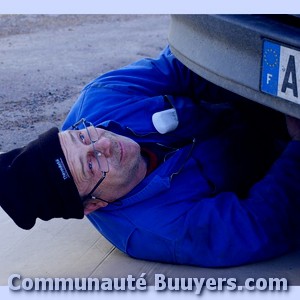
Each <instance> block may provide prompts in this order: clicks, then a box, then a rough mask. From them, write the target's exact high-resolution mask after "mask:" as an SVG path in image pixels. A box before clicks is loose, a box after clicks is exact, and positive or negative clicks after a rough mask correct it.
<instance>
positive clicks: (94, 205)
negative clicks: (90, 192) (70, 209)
mask: <svg viewBox="0 0 300 300" xmlns="http://www.w3.org/2000/svg"><path fill="white" fill-rule="evenodd" d="M107 205H108V203H106V202H104V201H101V200H98V199H92V200H89V201H87V203H86V204H85V206H84V214H85V215H88V214H90V213H91V212H93V211H95V210H97V209H98V208H101V207H105V206H107Z"/></svg>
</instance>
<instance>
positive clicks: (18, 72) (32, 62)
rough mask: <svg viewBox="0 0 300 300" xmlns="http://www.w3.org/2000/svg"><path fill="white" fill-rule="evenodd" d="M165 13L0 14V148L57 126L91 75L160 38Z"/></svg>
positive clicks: (156, 45) (157, 46)
mask: <svg viewBox="0 0 300 300" xmlns="http://www.w3.org/2000/svg"><path fill="white" fill-rule="evenodd" d="M169 22H170V17H169V16H165V15H0V28H1V30H0V151H8V150H10V149H13V148H15V147H20V146H23V145H25V144H26V143H28V142H29V141H30V140H32V139H35V138H36V137H37V135H38V134H39V133H42V132H44V131H45V130H47V129H49V128H50V127H52V126H57V127H60V126H61V124H62V122H63V120H64V118H65V116H66V114H67V113H68V111H69V109H70V107H71V106H72V104H73V103H74V101H75V100H76V98H77V96H78V94H79V92H80V90H81V89H82V88H83V87H84V85H85V84H87V83H88V82H89V81H90V80H92V79H94V78H95V77H96V76H98V75H100V74H102V73H104V72H106V71H109V70H112V69H115V68H118V67H121V66H123V65H126V64H128V63H130V62H133V61H135V60H137V59H140V58H142V57H153V56H156V55H157V54H158V53H159V52H160V51H161V50H162V49H163V48H164V47H165V45H166V44H167V35H168V28H169Z"/></svg>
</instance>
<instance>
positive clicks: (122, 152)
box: [119, 142, 124, 163]
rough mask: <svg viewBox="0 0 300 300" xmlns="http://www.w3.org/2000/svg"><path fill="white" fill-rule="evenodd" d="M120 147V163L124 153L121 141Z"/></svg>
mask: <svg viewBox="0 0 300 300" xmlns="http://www.w3.org/2000/svg"><path fill="white" fill-rule="evenodd" d="M119 147H120V163H121V162H122V159H123V155H124V148H123V145H122V143H121V142H119Z"/></svg>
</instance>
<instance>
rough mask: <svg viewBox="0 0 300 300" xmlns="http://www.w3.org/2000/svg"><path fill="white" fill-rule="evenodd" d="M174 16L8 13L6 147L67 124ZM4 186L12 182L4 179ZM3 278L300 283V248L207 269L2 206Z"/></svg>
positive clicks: (1, 147) (158, 46) (2, 76)
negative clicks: (21, 224)
mask: <svg viewBox="0 0 300 300" xmlns="http://www.w3.org/2000/svg"><path fill="white" fill-rule="evenodd" d="M168 26H169V17H168V16H160V15H158V16H95V15H93V16H55V15H53V16H34V15H31V16H0V28H1V30H0V120H1V121H0V151H8V150H9V149H11V148H13V147H17V146H21V145H23V144H25V143H26V141H27V140H29V139H31V138H32V137H33V138H35V137H36V136H37V134H38V133H41V132H43V131H44V130H46V129H48V128H49V127H50V126H53V125H54V126H59V125H60V124H61V122H62V120H63V119H64V117H65V115H66V113H67V111H68V109H69V108H70V106H71V105H72V103H73V102H74V101H75V99H76V97H77V95H78V92H79V90H80V89H81V88H82V87H83V86H84V84H86V83H87V82H89V81H90V80H91V79H93V78H94V77H96V76H97V75H98V74H100V73H103V72H105V71H107V70H109V69H114V68H117V67H120V66H122V65H124V64H127V63H130V62H132V61H134V60H137V59H139V58H141V57H144V56H155V55H157V54H158V52H159V51H160V50H162V48H163V47H164V46H165V45H166V43H167V34H168ZM1 188H5V187H3V186H1ZM0 237H1V243H0V253H1V255H0V266H1V267H0V285H7V279H8V277H9V276H10V275H11V274H13V273H17V274H21V275H22V276H24V277H73V278H74V277H126V276H127V275H128V274H131V275H133V276H135V277H139V276H140V275H141V274H142V273H146V274H147V279H148V283H149V284H151V283H153V277H154V274H156V273H163V274H164V275H166V276H168V277H214V278H217V277H222V278H224V277H236V278H238V279H239V280H240V281H241V282H243V280H245V279H246V278H248V277H254V278H259V277H265V278H267V277H279V278H282V277H285V278H287V279H288V280H289V283H290V284H291V285H300V251H298V252H294V253H291V254H289V255H286V256H283V257H280V258H277V259H274V260H271V261H267V262H262V263H258V264H252V265H247V266H242V267H236V268H221V269H205V268H197V267H190V266H176V265H168V264H161V263H156V262H147V261H142V260H135V259H132V258H129V257H128V256H126V255H124V254H123V253H121V252H120V251H118V250H117V249H115V248H114V247H113V246H112V245H111V244H110V243H109V242H108V241H106V240H105V239H104V238H103V237H102V236H101V235H100V234H99V233H98V232H97V231H96V230H95V229H94V228H93V227H92V226H91V225H90V224H89V221H88V220H87V219H83V220H82V221H78V220H76V221H75V220H70V221H65V220H60V219H57V220H51V221H50V222H42V221H38V222H37V225H36V226H35V227H34V228H33V229H32V230H31V231H24V230H21V229H19V228H18V227H17V226H16V225H15V224H14V223H13V222H12V221H11V220H10V219H9V218H8V216H7V215H6V214H5V213H4V212H3V211H2V210H1V211H0Z"/></svg>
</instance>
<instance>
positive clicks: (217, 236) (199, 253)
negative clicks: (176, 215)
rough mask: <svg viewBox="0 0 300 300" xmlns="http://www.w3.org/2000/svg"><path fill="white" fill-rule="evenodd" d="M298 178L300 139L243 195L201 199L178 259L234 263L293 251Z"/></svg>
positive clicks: (298, 202)
mask: <svg viewBox="0 0 300 300" xmlns="http://www.w3.org/2000/svg"><path fill="white" fill-rule="evenodd" d="M299 178H300V142H297V141H292V142H290V143H289V145H288V146H287V148H286V150H285V151H284V153H283V154H282V155H281V157H280V158H279V159H278V160H277V161H276V162H275V164H274V165H273V166H272V168H271V169H270V171H269V172H268V174H267V175H266V176H265V177H264V178H263V179H262V180H261V181H259V182H258V183H256V184H255V185H254V186H253V187H252V188H251V189H250V191H249V194H248V195H247V197H246V198H245V199H239V198H238V197H237V195H236V194H234V193H230V192H223V193H220V194H218V195H217V196H215V197H212V198H206V199H202V200H200V199H199V200H200V201H198V202H197V203H194V204H193V206H192V208H191V209H190V210H189V212H188V213H187V214H186V215H185V219H184V222H183V224H184V226H183V230H182V231H181V234H180V235H181V236H178V240H177V241H176V250H175V253H176V260H177V263H182V264H196V265H201V266H210V267H213V266H232V265H240V264H244V263H250V262H256V261H260V260H264V259H269V258H273V257H275V256H278V255H281V254H283V253H285V252H287V251H288V250H290V249H291V248H292V247H293V246H295V241H296V237H297V236H299V231H298V233H297V223H298V226H299V221H298V222H297V221H296V220H299V208H300V184H299ZM298 229H299V227H298Z"/></svg>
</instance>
